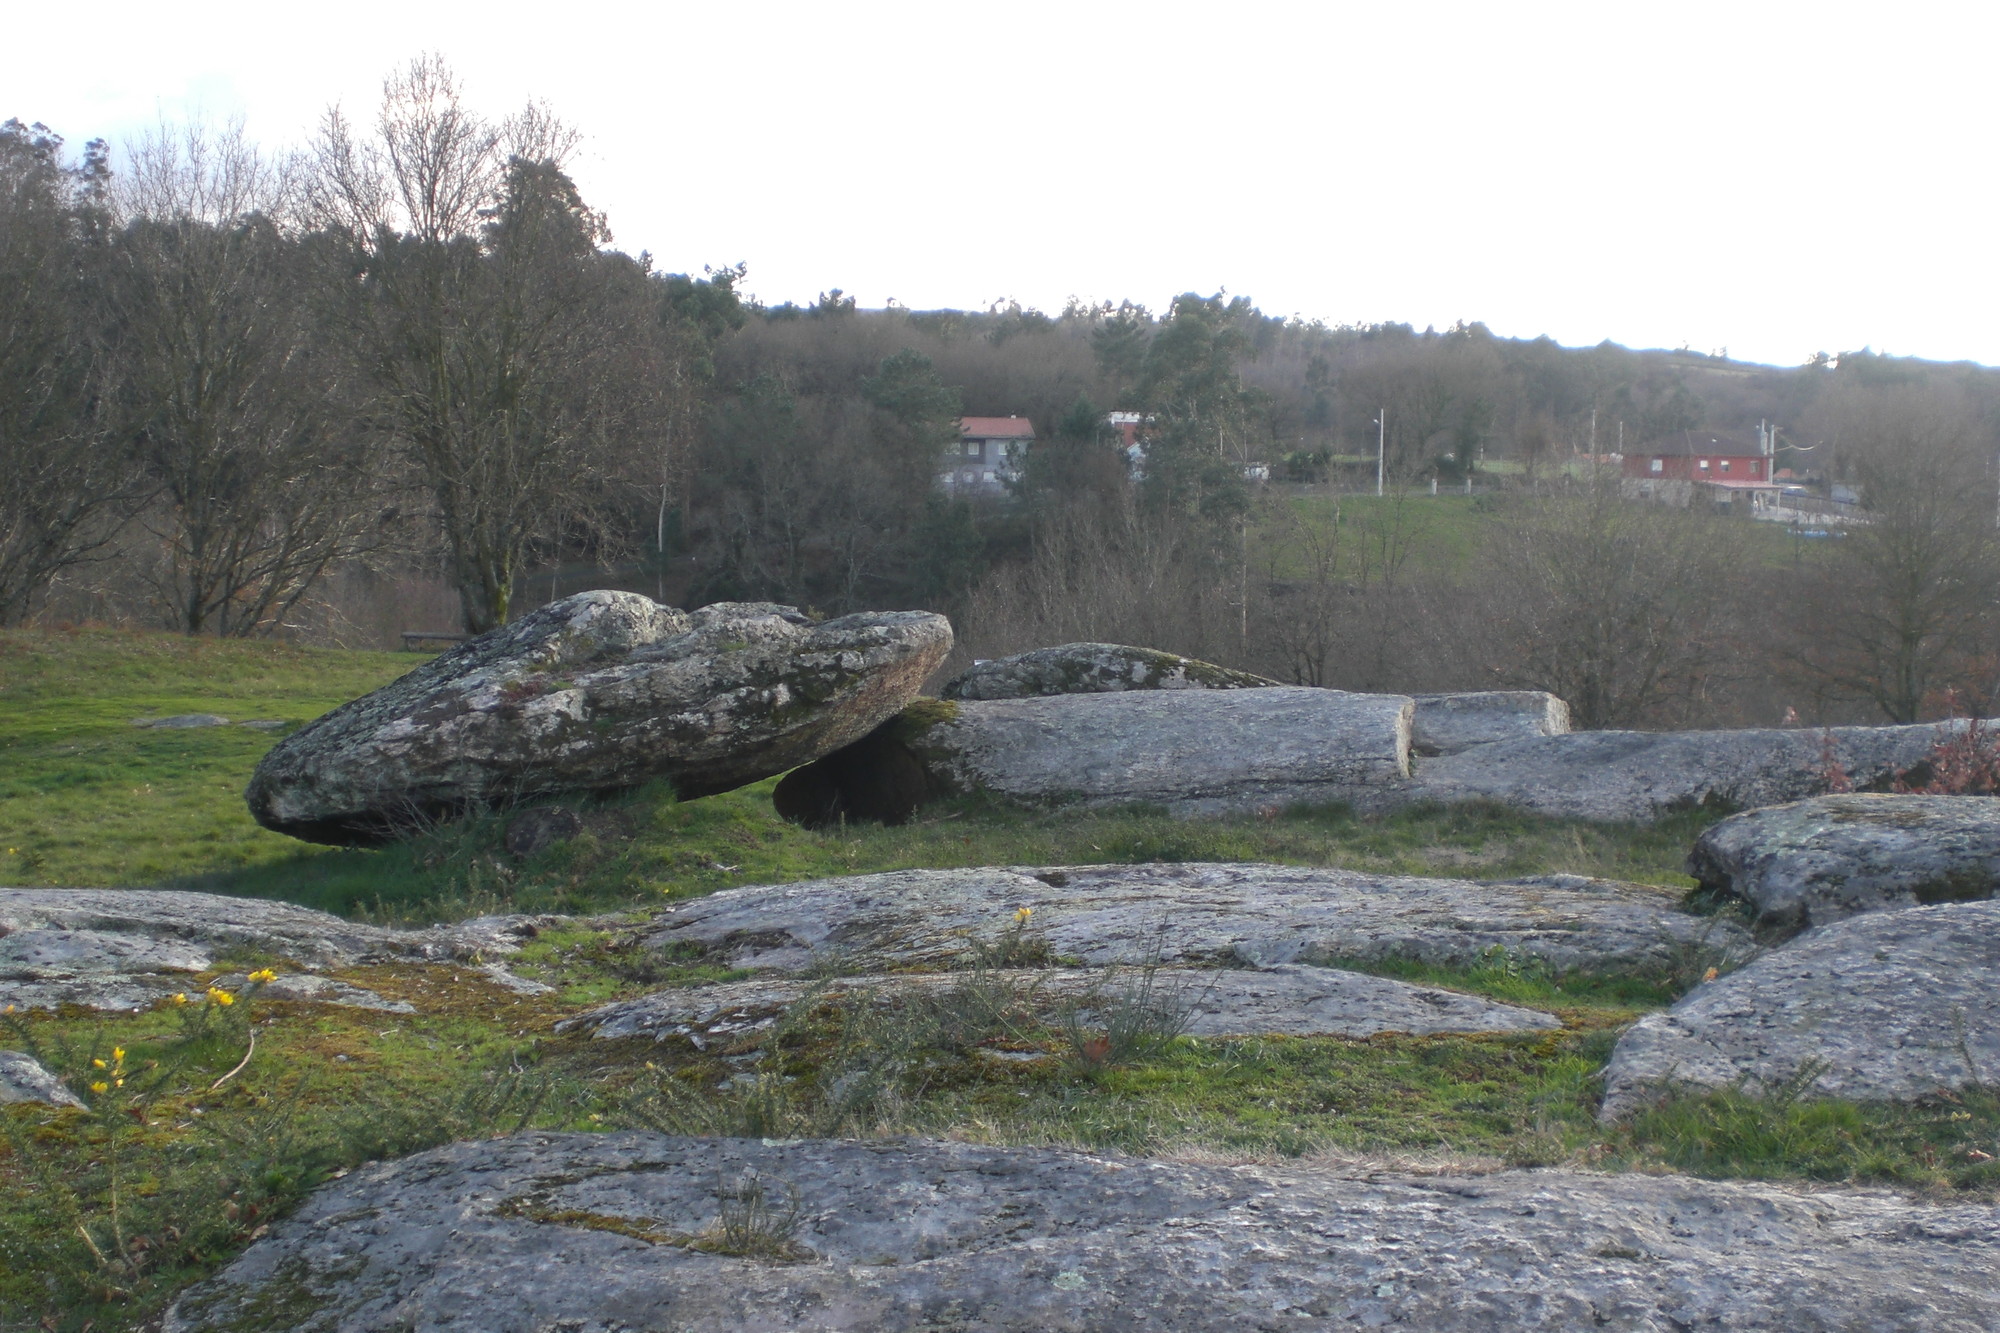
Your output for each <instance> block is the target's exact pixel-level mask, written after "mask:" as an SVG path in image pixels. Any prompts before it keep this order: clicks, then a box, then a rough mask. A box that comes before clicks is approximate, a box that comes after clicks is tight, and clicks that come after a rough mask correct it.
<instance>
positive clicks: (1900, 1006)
mask: <svg viewBox="0 0 2000 1333" xmlns="http://www.w3.org/2000/svg"><path fill="white" fill-rule="evenodd" d="M1996 1082H2000V902H1981V903H1951V904H1945V905H1940V906H1935V907H1912V908H1909V909H1907V910H1904V911H1900V912H1875V913H1869V914H1867V915H1864V916H1854V917H1849V918H1847V919H1846V920H1843V921H1835V922H1833V923H1832V924H1830V925H1826V926H1819V927H1816V928H1815V929H1812V930H1809V931H1807V932H1806V933H1805V934H1803V935H1800V936H1799V937H1798V938H1796V939H1794V940H1792V941H1791V942H1790V943H1788V944H1786V945H1785V946H1784V947H1782V948H1780V949H1775V950H1773V951H1772V952H1770V953H1767V954H1765V955H1763V956H1762V957H1761V958H1758V959H1757V960H1756V961H1755V962H1753V963H1751V964H1750V965H1749V966H1747V967H1745V968H1743V969H1742V970H1741V971H1738V972H1732V973H1730V974H1729V975H1727V976H1724V977H1721V978H1719V979H1718V980H1716V981H1712V982H1709V983H1708V984H1706V985H1703V986H1700V987H1698V988H1696V989H1695V990H1694V991H1692V992H1690V993H1689V994H1688V995H1686V996H1685V997H1683V998H1682V999H1681V1001H1680V1003H1678V1004H1676V1005H1675V1006H1674V1007H1673V1008H1671V1009H1669V1010H1667V1011H1666V1012H1665V1013H1657V1014H1648V1015H1647V1016H1646V1017H1644V1018H1642V1019H1640V1020H1639V1021H1638V1022H1637V1023H1635V1024H1634V1025H1633V1026H1632V1027H1630V1028H1628V1029H1626V1032H1625V1035H1624V1036H1622V1037H1620V1038H1619V1039H1618V1045H1617V1048H1616V1049H1615V1050H1614V1051H1613V1052H1612V1056H1611V1063H1610V1065H1609V1067H1608V1068H1607V1069H1606V1070H1605V1094H1604V1106H1603V1110H1602V1112H1601V1115H1602V1118H1604V1119H1606V1120H1614V1119H1618V1118H1620V1117H1622V1116H1624V1115H1626V1114H1628V1113H1630V1112H1631V1111H1632V1110H1634V1109H1636V1108H1638V1107H1640V1106H1643V1105H1645V1104H1646V1103H1647V1102H1648V1101H1650V1100H1652V1099H1653V1098H1654V1097H1656V1096H1658V1095H1659V1093H1660V1092H1661V1091H1662V1090H1663V1089H1667V1088H1680V1089H1693V1090H1706V1089H1712V1088H1726V1087H1738V1086H1740V1087H1742V1088H1743V1089H1744V1090H1745V1091H1747V1092H1750V1093H1752V1094H1761V1093H1769V1092H1771V1091H1773V1090H1776V1089H1782V1088H1785V1087H1786V1086H1787V1085H1789V1084H1794V1083H1796V1084H1799V1085H1802V1095H1804V1096H1808V1097H1813V1096H1825V1097H1845V1098H1852V1099H1854V1100H1857V1101H1907V1100H1910V1099H1913V1098H1917V1097H1922V1096H1925V1095H1927V1094H1930V1093H1937V1092H1950V1091H1954V1090H1956V1089H1958V1088H1962V1087H1964V1086H1966V1085H1967V1084H1970V1083H1978V1084H1984V1085H1988V1086H1990V1085H1992V1084H1994V1083H1996Z"/></svg>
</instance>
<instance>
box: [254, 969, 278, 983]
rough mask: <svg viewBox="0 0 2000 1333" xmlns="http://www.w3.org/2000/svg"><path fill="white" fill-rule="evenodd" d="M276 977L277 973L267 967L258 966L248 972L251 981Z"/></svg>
mask: <svg viewBox="0 0 2000 1333" xmlns="http://www.w3.org/2000/svg"><path fill="white" fill-rule="evenodd" d="M277 979H278V974H277V973H276V972H273V971H272V970H271V969H270V968H268V967H262V968H259V969H257V970H256V971H255V972H252V973H251V974H250V980H252V981H276V980H277Z"/></svg>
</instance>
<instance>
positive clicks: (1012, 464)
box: [940, 417, 1035, 495]
mask: <svg viewBox="0 0 2000 1333" xmlns="http://www.w3.org/2000/svg"><path fill="white" fill-rule="evenodd" d="M1034 443H1035V425H1034V423H1033V422H1031V421H1029V420H1028V419H1027V418H1026V417H960V418H959V420H958V443H957V445H955V446H954V447H953V448H952V449H951V450H950V451H949V452H947V453H946V455H945V459H944V464H943V467H942V468H941V469H940V480H942V481H943V483H944V488H945V490H947V491H949V492H951V493H953V494H955V495H1004V494H1006V493H1007V483H1008V482H1010V481H1014V480H1016V479H1018V478H1019V477H1020V475H1021V468H1022V466H1023V465H1024V464H1025V462H1026V461H1027V456H1028V450H1029V449H1030V448H1031V447H1032V446H1033V445H1034Z"/></svg>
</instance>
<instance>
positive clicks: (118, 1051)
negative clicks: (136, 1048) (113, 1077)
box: [111, 1046, 125, 1060]
mask: <svg viewBox="0 0 2000 1333" xmlns="http://www.w3.org/2000/svg"><path fill="white" fill-rule="evenodd" d="M111 1058H112V1059H114V1060H123V1059H124V1058H125V1048H124V1047H123V1046H113V1047H112V1048H111Z"/></svg>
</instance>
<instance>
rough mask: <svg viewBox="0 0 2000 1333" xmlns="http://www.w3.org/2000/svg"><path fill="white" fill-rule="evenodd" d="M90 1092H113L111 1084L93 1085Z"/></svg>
mask: <svg viewBox="0 0 2000 1333" xmlns="http://www.w3.org/2000/svg"><path fill="white" fill-rule="evenodd" d="M90 1090H91V1091H92V1092H109V1091H111V1085H110V1084H109V1083H93V1084H91V1085H90Z"/></svg>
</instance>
